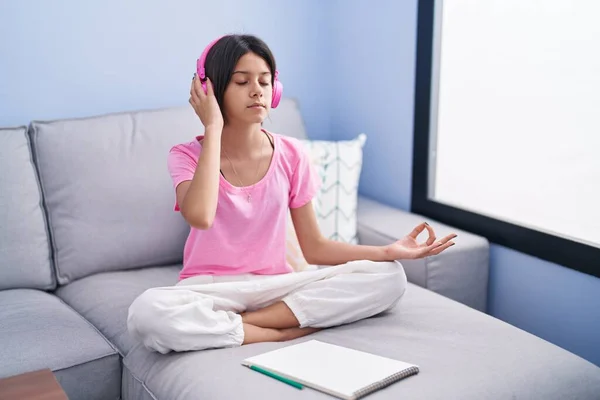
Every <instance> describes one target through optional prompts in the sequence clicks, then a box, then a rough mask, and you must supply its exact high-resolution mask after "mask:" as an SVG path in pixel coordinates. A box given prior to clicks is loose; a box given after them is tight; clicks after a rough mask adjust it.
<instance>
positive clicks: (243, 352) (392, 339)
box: [123, 284, 600, 400]
mask: <svg viewBox="0 0 600 400" xmlns="http://www.w3.org/2000/svg"><path fill="white" fill-rule="evenodd" d="M310 339H318V340H322V341H324V342H329V343H334V344H339V345H342V346H347V347H351V348H355V349H358V350H362V351H368V352H371V353H374V354H379V355H382V356H386V357H392V358H396V359H399V360H404V361H406V362H410V363H415V364H417V365H419V367H420V371H421V372H420V373H419V374H418V375H416V376H414V377H411V378H409V379H406V380H404V381H401V382H398V383H396V384H394V385H392V386H389V387H388V388H386V389H383V390H382V391H381V392H379V393H377V394H374V395H373V396H374V397H377V398H378V399H400V398H406V399H409V398H410V399H463V400H479V399H545V400H554V399H567V398H568V399H575V398H576V399H589V400H592V399H597V398H598V397H597V396H598V393H600V368H598V367H597V366H595V365H593V364H591V363H590V362H588V361H585V360H583V359H581V358H580V357H578V356H576V355H574V354H572V353H569V352H567V351H565V350H563V349H561V348H559V347H557V346H554V345H552V344H550V343H548V342H546V341H543V340H541V339H539V338H537V337H535V336H533V335H531V334H529V333H526V332H524V331H522V330H519V329H517V328H515V327H513V326H510V325H508V324H506V323H504V322H502V321H500V320H497V319H494V318H492V317H490V316H488V315H486V314H483V313H481V312H479V311H476V310H474V309H472V308H470V307H467V306H465V305H463V304H460V303H458V302H455V301H453V300H450V299H447V298H445V297H443V296H441V295H438V294H436V293H433V292H430V291H428V290H427V289H423V288H421V287H419V286H416V285H414V284H409V287H408V290H407V292H406V294H405V296H404V297H403V299H402V300H401V301H400V303H399V304H398V306H397V307H396V308H394V309H393V310H392V311H391V312H388V313H386V314H382V315H379V316H376V317H372V318H369V319H365V320H362V321H359V322H356V323H353V324H349V325H345V326H340V327H336V328H330V329H326V330H322V331H320V332H318V333H316V334H313V335H310V336H307V337H304V338H301V339H297V340H294V341H290V342H287V343H289V344H291V343H299V342H301V341H305V340H310ZM287 343H285V342H284V343H259V344H252V345H245V346H242V347H237V348H223V349H211V350H205V351H196V352H182V353H169V354H166V355H162V354H159V353H156V352H152V351H149V350H147V349H146V348H145V347H143V346H142V345H140V344H136V346H135V347H134V348H133V349H131V351H130V352H129V353H128V355H127V356H126V357H125V359H124V360H123V363H124V367H125V368H126V369H127V370H128V371H127V374H124V376H128V377H127V378H126V379H125V380H124V381H123V384H124V387H123V392H124V393H128V394H129V395H130V396H131V398H139V399H142V398H153V399H158V400H163V399H173V398H176V399H179V400H185V399H198V398H206V399H217V398H218V399H237V398H252V399H290V400H293V399H307V398H310V399H324V400H325V399H329V398H330V396H328V395H326V394H323V393H320V392H316V391H313V390H311V389H305V390H297V389H295V388H292V387H291V386H288V385H285V384H282V383H281V382H278V381H276V380H274V379H270V378H268V377H265V376H264V375H262V374H259V373H256V372H254V371H252V370H250V369H248V368H245V367H243V366H242V365H241V364H240V363H241V361H242V360H243V359H244V358H246V357H249V356H254V355H257V354H261V353H263V352H266V351H269V350H273V349H276V348H280V347H283V346H286V345H287ZM307 390H308V391H310V392H307ZM151 396H154V397H151Z"/></svg>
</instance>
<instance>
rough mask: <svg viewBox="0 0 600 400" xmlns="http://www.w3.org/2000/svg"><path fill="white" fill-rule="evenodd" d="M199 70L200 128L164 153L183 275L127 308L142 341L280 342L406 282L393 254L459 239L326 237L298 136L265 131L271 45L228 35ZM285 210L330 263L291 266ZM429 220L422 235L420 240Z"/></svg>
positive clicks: (405, 255)
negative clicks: (180, 223)
mask: <svg viewBox="0 0 600 400" xmlns="http://www.w3.org/2000/svg"><path fill="white" fill-rule="evenodd" d="M198 75H199V76H197V75H194V79H193V81H192V87H191V90H190V100H189V101H190V104H191V105H192V107H193V108H194V110H195V112H196V114H197V115H198V117H199V118H200V120H201V122H202V124H203V126H204V127H205V130H204V135H202V136H198V137H197V138H196V139H195V140H193V141H191V142H189V143H183V144H180V145H177V146H174V147H173V148H172V149H171V151H170V153H169V157H168V168H169V171H170V174H171V176H172V178H173V185H174V188H175V194H176V204H175V210H177V211H180V212H181V215H182V216H183V218H185V220H186V221H187V222H188V223H189V225H190V234H189V237H188V239H187V241H186V244H185V249H184V262H183V269H182V271H181V274H180V281H179V282H178V283H177V284H176V285H175V286H170V287H160V288H152V289H149V290H147V291H146V292H144V293H142V294H141V295H140V296H139V297H138V298H137V299H136V300H135V301H134V302H133V303H132V305H131V306H130V309H129V315H128V320H127V323H128V329H129V331H130V332H131V334H132V335H133V336H134V337H135V338H137V339H139V340H140V341H141V342H143V343H144V345H145V346H147V347H148V348H150V349H153V350H156V351H158V352H160V353H168V352H170V351H189V350H200V349H207V348H218V347H232V346H240V345H242V344H247V343H256V342H265V341H285V340H291V339H294V338H299V337H302V336H305V335H308V334H310V333H312V332H315V331H317V330H319V329H322V328H326V327H332V326H337V325H341V324H347V323H351V322H354V321H357V320H360V319H363V318H367V317H370V316H373V315H375V314H379V313H381V312H383V311H386V310H388V309H391V308H392V307H394V306H395V305H396V304H397V303H398V301H399V300H400V298H401V297H402V295H403V294H404V291H405V289H406V285H407V284H406V276H405V274H404V270H403V268H402V265H400V264H399V263H398V262H397V261H395V260H398V259H415V258H421V257H427V256H431V255H436V254H439V253H441V252H442V251H444V250H445V249H447V248H448V247H450V246H452V245H453V244H454V243H453V242H452V239H454V238H455V237H456V235H449V236H447V237H445V238H443V239H441V240H436V238H435V234H434V232H433V229H432V228H431V227H430V226H428V225H427V224H426V223H423V224H421V225H419V226H417V227H415V228H414V230H413V231H412V232H411V233H410V234H409V235H407V236H406V237H404V238H403V239H401V240H399V241H397V242H395V243H391V244H389V245H387V246H382V247H378V246H366V245H353V244H347V243H342V242H338V241H332V240H327V239H325V238H324V237H323V236H322V235H321V234H320V232H319V228H318V225H317V220H316V217H315V214H314V211H313V206H312V199H313V197H314V196H315V193H316V192H317V189H318V183H317V179H315V175H314V174H313V171H312V170H311V168H312V167H311V165H310V161H309V158H308V157H307V155H306V154H305V152H304V151H303V147H302V144H301V143H300V142H299V141H298V140H295V139H292V138H290V137H286V136H283V135H279V134H277V133H273V132H267V131H266V130H264V129H262V122H263V120H264V119H265V118H266V117H267V115H268V113H269V110H270V108H271V107H272V106H277V103H278V102H279V98H280V96H281V83H280V82H279V81H278V77H277V69H276V66H275V60H274V58H273V55H272V54H271V51H270V50H269V48H268V47H267V45H266V44H265V43H264V42H263V41H262V40H260V39H258V38H256V37H254V36H250V35H229V36H224V37H222V38H220V39H218V40H216V41H214V42H213V43H211V44H210V45H209V46H208V47H207V48H206V49H205V51H204V53H203V55H202V56H201V58H200V59H199V60H198ZM205 75H206V77H205ZM288 210H290V211H289V212H290V213H291V216H292V221H293V224H294V228H295V231H296V234H297V236H298V242H299V244H300V247H301V249H302V253H303V254H304V257H305V258H306V260H307V261H308V262H309V263H310V264H314V265H321V266H327V267H326V268H321V269H318V270H315V271H305V272H298V273H291V272H292V269H291V268H290V266H289V265H288V264H287V263H286V254H285V251H286V244H285V243H286V238H285V235H286V229H285V225H286V218H287V213H288ZM425 229H427V231H428V232H429V238H428V240H427V241H426V242H425V243H422V244H419V243H417V240H416V239H417V236H418V235H419V234H420V233H421V232H423V231H424V230H425Z"/></svg>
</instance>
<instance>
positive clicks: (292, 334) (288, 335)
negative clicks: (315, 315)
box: [280, 327, 322, 341]
mask: <svg viewBox="0 0 600 400" xmlns="http://www.w3.org/2000/svg"><path fill="white" fill-rule="evenodd" d="M321 329H322V328H310V327H306V328H285V329H280V331H281V333H282V335H283V337H284V339H283V340H284V341H287V340H293V339H298V338H301V337H303V336H307V335H310V334H311V333H315V332H318V331H320V330H321Z"/></svg>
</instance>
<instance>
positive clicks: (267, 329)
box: [241, 301, 320, 344]
mask: <svg viewBox="0 0 600 400" xmlns="http://www.w3.org/2000/svg"><path fill="white" fill-rule="evenodd" d="M241 316H242V323H243V324H244V343H243V344H250V343H259V342H280V341H287V340H292V339H297V338H300V337H303V336H306V335H310V334H311V333H314V332H317V331H319V330H320V328H310V327H305V328H300V322H299V321H298V319H297V318H296V316H295V315H294V313H293V312H292V310H290V308H289V307H288V306H287V304H285V303H284V302H283V301H278V302H276V303H274V304H271V305H270V306H268V307H265V308H262V309H260V310H256V311H250V312H245V313H242V314H241Z"/></svg>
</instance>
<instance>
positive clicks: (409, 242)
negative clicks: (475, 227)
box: [385, 222, 456, 260]
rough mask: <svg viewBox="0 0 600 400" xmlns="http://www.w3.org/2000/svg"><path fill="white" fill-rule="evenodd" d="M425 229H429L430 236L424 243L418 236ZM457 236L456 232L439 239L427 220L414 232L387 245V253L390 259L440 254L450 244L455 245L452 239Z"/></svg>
mask: <svg viewBox="0 0 600 400" xmlns="http://www.w3.org/2000/svg"><path fill="white" fill-rule="evenodd" d="M424 229H427V232H428V233H429V237H428V238H427V241H425V242H424V243H418V242H417V236H419V234H420V233H421V232H423V230H424ZM455 237H456V235H455V234H450V235H448V236H446V237H444V238H443V239H440V240H437V241H436V237H435V232H434V231H433V228H432V227H431V226H429V225H428V224H427V223H426V222H423V223H422V224H420V225H418V226H416V227H415V229H413V230H412V232H411V233H410V234H408V235H406V236H405V237H404V238H402V239H400V240H398V241H396V242H394V243H392V244H390V245H387V246H385V251H386V254H387V255H388V256H389V257H388V259H389V260H400V259H405V260H406V259H409V260H410V259H417V258H424V257H428V256H434V255H437V254H440V253H441V252H442V251H444V250H446V249H447V248H449V247H450V246H453V245H454V242H452V239H454V238H455Z"/></svg>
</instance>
